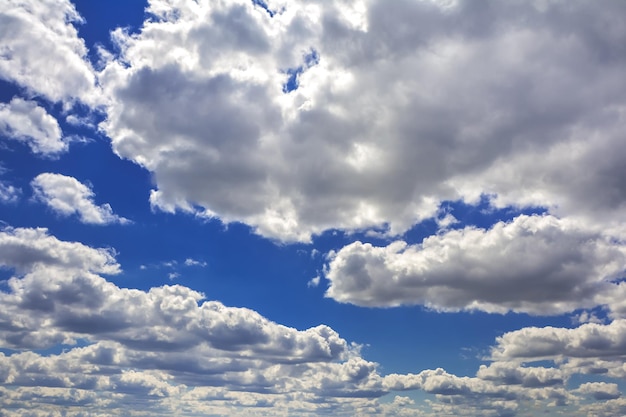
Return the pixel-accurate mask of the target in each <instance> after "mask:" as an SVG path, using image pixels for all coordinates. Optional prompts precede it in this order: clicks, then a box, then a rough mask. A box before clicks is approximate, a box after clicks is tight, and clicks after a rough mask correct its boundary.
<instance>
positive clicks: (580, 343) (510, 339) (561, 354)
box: [491, 319, 626, 360]
mask: <svg viewBox="0 0 626 417" xmlns="http://www.w3.org/2000/svg"><path fill="white" fill-rule="evenodd" d="M496 342H497V343H496V345H495V346H494V348H493V350H492V352H491V356H492V358H494V359H498V360H506V359H518V360H542V359H552V360H555V359H559V358H598V359H611V358H623V357H626V320H624V319H619V320H614V321H613V322H611V323H609V324H606V325H603V324H596V323H586V324H583V325H581V326H579V327H577V328H574V329H565V328H558V327H542V328H539V327H527V328H523V329H520V330H515V331H512V332H508V333H505V334H504V335H502V336H499V337H498V338H497V339H496Z"/></svg>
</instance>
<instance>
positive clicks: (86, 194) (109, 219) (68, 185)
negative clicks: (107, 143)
mask: <svg viewBox="0 0 626 417" xmlns="http://www.w3.org/2000/svg"><path fill="white" fill-rule="evenodd" d="M31 185H32V187H33V191H34V194H35V198H36V199H38V200H39V201H41V202H42V203H44V204H46V205H47V206H48V207H50V208H51V209H52V210H53V211H54V212H56V213H58V214H60V215H62V216H71V215H73V214H76V215H78V218H79V219H80V221H81V222H83V223H88V224H109V223H122V224H123V223H127V222H128V219H125V218H123V217H120V216H118V215H117V214H114V213H113V210H112V209H111V206H110V205H109V204H102V205H100V206H98V205H96V204H95V203H94V198H95V194H94V192H93V191H92V190H91V188H89V187H88V186H86V185H85V184H83V183H81V182H80V181H78V180H77V179H76V178H73V177H69V176H66V175H61V174H53V173H43V174H39V175H38V176H37V177H35V179H34V180H33V181H32V182H31Z"/></svg>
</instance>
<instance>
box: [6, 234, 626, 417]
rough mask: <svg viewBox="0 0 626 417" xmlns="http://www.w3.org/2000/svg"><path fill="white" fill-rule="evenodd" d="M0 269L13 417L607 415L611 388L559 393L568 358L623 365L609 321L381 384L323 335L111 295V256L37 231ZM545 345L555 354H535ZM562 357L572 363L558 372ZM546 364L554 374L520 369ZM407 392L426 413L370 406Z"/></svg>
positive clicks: (507, 343) (192, 301)
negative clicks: (592, 408)
mask: <svg viewBox="0 0 626 417" xmlns="http://www.w3.org/2000/svg"><path fill="white" fill-rule="evenodd" d="M0 264H1V265H3V266H5V267H12V268H15V269H16V271H17V272H18V275H16V276H14V277H12V278H11V279H9V280H8V282H7V284H6V287H5V288H6V290H4V291H2V292H0V304H2V306H3V309H2V311H1V312H0V345H2V346H4V347H5V348H10V349H18V350H23V351H22V352H14V353H12V354H10V355H9V354H2V353H0V384H1V387H0V392H1V395H2V397H3V398H4V399H5V400H7V399H10V401H11V404H13V405H14V407H13V408H12V410H17V409H22V410H29V411H33V410H35V409H36V410H39V411H41V412H42V413H44V414H42V415H45V412H47V413H48V414H50V413H53V414H54V412H55V411H59V412H60V410H64V411H65V412H67V413H69V414H68V415H71V410H72V409H74V407H88V408H90V409H91V410H93V411H94V412H100V411H103V410H106V412H107V413H108V414H109V415H111V414H116V413H122V410H124V412H125V413H128V412H130V411H133V412H135V411H136V412H137V414H138V415H142V414H141V413H142V411H141V410H138V409H137V406H136V405H137V404H138V403H140V404H142V407H145V404H146V403H149V404H150V405H151V407H150V413H151V415H163V416H165V415H168V413H169V415H171V410H172V409H184V410H194V411H193V412H192V411H189V413H183V414H182V415H189V416H196V415H211V414H217V415H219V414H224V413H227V414H228V415H234V416H241V417H243V416H249V415H254V413H255V410H257V411H260V410H270V411H269V412H270V413H272V415H276V414H277V413H279V414H280V413H282V412H287V410H289V411H288V413H289V415H337V416H346V417H347V416H352V415H363V416H366V415H382V416H388V417H391V416H409V415H415V414H416V413H423V415H424V416H433V415H442V414H443V415H445V414H446V413H448V414H454V415H478V414H480V415H486V416H502V415H507V416H513V415H515V414H516V412H517V410H518V409H519V410H525V409H533V410H538V409H548V408H549V407H551V406H552V405H555V404H560V405H563V406H564V407H569V408H565V409H566V410H572V413H571V415H573V416H578V415H584V414H580V413H579V412H578V411H577V410H576V409H574V408H572V407H573V406H574V405H575V404H577V403H578V402H579V401H580V400H581V398H583V397H586V396H590V397H592V398H597V399H603V400H606V403H607V404H606V407H608V409H614V408H616V407H619V404H617V403H615V402H611V401H614V400H616V399H620V398H619V397H620V395H621V394H620V393H619V390H618V389H617V387H616V385H615V384H614V383H608V382H607V383H585V384H582V385H581V386H580V387H579V388H577V389H573V390H569V391H568V390H567V389H566V388H565V382H566V381H567V378H568V377H569V376H571V375H572V374H574V373H590V370H589V369H587V368H586V366H589V364H584V363H582V362H579V363H577V364H575V363H574V361H573V360H575V359H580V360H585V359H589V358H592V359H593V361H595V363H597V364H598V366H605V367H607V368H612V369H613V370H612V371H610V372H605V374H606V375H607V376H613V377H619V375H620V374H619V368H620V367H622V368H623V358H624V355H625V353H624V349H623V346H621V345H623V343H622V342H621V340H622V339H624V337H622V336H623V335H622V334H621V333H624V332H623V330H624V329H622V327H624V326H623V324H624V323H622V322H621V321H615V322H613V323H612V324H611V325H606V326H601V325H595V324H586V325H583V326H581V327H580V328H577V329H571V330H567V329H556V332H557V333H558V334H557V335H556V337H555V336H554V335H552V334H548V335H547V336H546V335H543V334H540V333H542V332H544V331H548V332H550V331H553V330H554V329H547V328H546V329H535V328H529V329H522V330H520V331H518V332H519V333H520V334H519V337H518V335H516V334H515V332H511V333H507V334H505V335H503V336H502V337H500V338H498V339H497V341H496V346H495V347H494V351H493V355H492V356H493V358H494V359H495V360H496V361H495V362H491V363H490V364H489V365H487V366H483V367H481V368H480V369H478V372H477V374H476V376H475V377H468V376H457V375H454V374H451V373H449V372H446V371H444V370H443V369H435V370H424V371H422V372H420V373H418V374H391V375H386V376H383V375H380V374H379V371H378V365H377V364H376V363H373V362H370V361H367V360H365V359H364V358H362V357H361V356H360V351H359V348H358V346H355V345H352V346H351V347H350V346H349V345H348V343H347V342H346V341H345V340H344V339H342V338H341V337H340V336H339V335H338V334H337V333H336V332H335V331H334V330H332V329H331V328H329V327H328V326H324V325H320V326H317V327H313V328H310V329H306V330H297V329H293V328H289V327H286V326H282V325H280V324H278V323H275V322H272V321H270V320H268V319H266V318H264V317H263V316H261V315H260V314H259V313H257V312H255V311H252V310H249V309H246V308H234V307H227V306H224V305H223V304H221V303H219V302H217V301H208V300H204V297H203V295H202V294H200V293H198V292H196V291H193V290H191V289H190V288H187V287H184V286H180V285H173V286H163V287H158V288H152V289H150V290H149V291H142V290H136V289H126V288H121V287H118V286H117V285H115V284H113V283H111V282H108V281H106V280H105V279H104V278H102V277H100V276H98V275H96V274H97V273H117V272H119V265H118V264H117V263H116V262H115V259H114V258H113V255H112V252H111V251H110V250H104V249H93V248H89V247H87V246H84V245H82V244H80V243H76V242H63V241H59V240H58V239H56V238H54V237H53V236H50V235H48V234H47V233H46V231H45V230H43V229H5V230H4V231H2V232H0ZM79 340H80V345H77V342H78V341H79ZM557 342H558V343H560V344H559V345H558V346H556V347H555V348H554V349H552V350H551V349H550V348H548V347H547V344H546V343H557ZM60 343H63V344H65V345H66V346H65V349H64V350H63V351H62V352H60V353H48V354H39V353H35V352H32V351H28V350H27V349H33V348H39V349H45V348H48V347H52V346H55V345H58V344H60ZM513 345H515V348H513V347H512V346H513ZM512 349H513V350H512ZM515 349H518V350H517V351H515ZM519 349H526V352H528V351H529V350H530V351H532V352H534V353H532V354H528V353H526V354H520V353H519ZM537 349H539V350H540V351H541V352H540V355H539V356H538V355H537ZM549 350H551V351H553V353H549V354H548V353H546V352H547V351H549ZM515 352H518V353H515ZM562 355H566V356H567V355H569V356H570V357H571V359H572V360H569V361H563V360H560V359H561V356H562ZM545 358H548V359H553V360H557V362H558V363H559V364H560V365H559V366H560V367H557V368H542V367H536V366H535V367H527V366H523V365H522V364H521V362H520V360H531V361H532V360H538V359H545ZM620 359H621V360H620ZM595 372H596V374H598V371H597V370H596V371H595ZM622 375H623V371H622ZM409 390H421V391H423V392H424V393H426V394H431V395H433V396H434V397H433V398H434V400H433V401H431V402H430V406H429V407H423V406H418V405H415V404H412V403H411V401H410V400H408V399H407V398H406V397H404V398H399V399H397V400H396V401H394V403H393V404H388V405H387V404H383V403H380V402H378V401H377V399H379V398H381V397H382V396H384V395H385V394H388V393H391V392H394V391H409ZM7 401H8V400H7ZM551 404H552V405H551ZM15 415H21V414H19V413H17V414H15ZM29 415H30V414H29ZM261 415H265V414H261ZM417 415H420V414H417ZM607 415H609V414H607Z"/></svg>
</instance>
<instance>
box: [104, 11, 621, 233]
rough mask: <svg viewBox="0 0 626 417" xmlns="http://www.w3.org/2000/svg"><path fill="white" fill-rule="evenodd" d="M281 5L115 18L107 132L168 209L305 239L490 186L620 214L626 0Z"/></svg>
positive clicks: (566, 206) (385, 221)
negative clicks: (139, 23) (117, 51)
mask: <svg viewBox="0 0 626 417" xmlns="http://www.w3.org/2000/svg"><path fill="white" fill-rule="evenodd" d="M444 3H445V4H444ZM267 4H268V7H269V8H270V9H271V10H273V13H272V14H273V16H271V15H270V13H267V12H266V11H265V10H263V8H261V7H260V6H258V5H255V4H254V2H250V1H247V0H238V1H232V2H227V3H223V2H187V1H176V2H172V1H165V0H152V1H150V5H149V11H150V12H151V13H153V14H154V15H156V16H157V18H154V19H152V20H150V21H147V22H146V23H145V24H144V27H143V28H142V30H141V32H140V33H139V34H133V35H127V34H125V33H124V32H122V31H118V32H116V40H117V42H118V44H119V45H120V47H121V50H122V52H121V56H120V58H119V59H111V60H110V61H109V62H108V64H107V65H106V68H105V70H104V71H103V72H102V73H100V82H101V84H102V86H103V88H104V90H105V92H106V95H107V97H108V99H109V101H108V106H107V113H108V117H107V120H106V122H105V123H103V124H102V128H103V129H104V131H105V132H106V133H107V134H108V135H109V136H110V138H111V140H112V143H113V148H114V150H115V151H116V152H117V153H118V154H119V155H120V156H122V157H125V158H129V159H131V160H133V161H135V162H137V163H139V164H141V165H142V166H144V167H146V168H147V169H149V170H150V171H152V172H153V173H154V174H155V180H156V186H157V188H158V189H157V190H155V191H154V193H153V195H152V198H151V202H152V203H153V205H154V206H156V207H159V208H161V209H162V210H165V211H174V210H176V209H182V210H189V211H194V210H196V209H195V207H197V206H200V207H202V208H203V210H205V211H204V213H205V214H206V215H211V216H218V217H220V218H221V219H223V220H224V221H243V222H245V223H247V224H250V225H252V226H253V227H255V228H256V230H257V232H258V233H260V234H262V235H265V236H270V237H273V238H277V239H281V240H304V241H306V240H308V239H309V237H310V235H311V234H312V233H319V232H321V231H323V230H327V229H329V228H343V229H361V228H367V227H371V226H379V227H380V226H383V225H388V226H389V228H390V233H392V234H394V233H400V232H402V231H404V230H406V229H407V228H409V227H410V226H411V225H413V224H415V223H416V222H418V221H419V220H420V219H423V218H427V217H431V216H434V215H435V214H436V213H437V209H438V207H439V205H440V203H441V201H443V200H450V199H464V200H466V201H468V202H474V201H477V199H478V198H479V197H480V195H481V194H495V197H494V203H495V204H497V205H509V204H512V205H540V206H546V207H548V208H549V209H550V210H552V211H554V212H558V214H559V215H561V216H566V215H576V216H582V217H584V218H585V219H587V220H589V221H591V220H592V217H593V216H592V214H593V213H594V212H595V210H597V209H601V211H602V216H601V219H603V220H602V221H599V220H598V219H599V217H598V216H596V217H594V218H593V220H594V221H596V222H600V223H603V224H605V225H606V224H613V225H619V224H621V223H620V222H621V221H622V220H623V219H624V218H623V213H624V210H623V207H624V203H625V202H626V198H625V197H624V196H625V195H626V193H625V192H624V190H625V189H626V187H625V185H624V182H623V181H622V178H623V175H620V172H621V161H623V160H624V157H625V156H626V147H625V146H624V145H623V142H624V141H623V140H621V137H622V134H621V132H623V129H624V125H623V123H624V122H623V120H624V118H623V104H622V103H623V97H624V94H625V93H626V87H625V86H624V83H623V82H622V79H623V76H622V72H623V59H622V57H623V51H624V47H623V42H622V39H623V37H624V36H626V33H625V29H624V26H623V25H622V24H621V21H620V20H619V19H618V18H617V16H620V15H622V14H623V13H624V12H625V10H624V7H626V6H624V4H622V3H620V2H611V1H607V2H603V3H602V6H601V7H599V6H597V5H594V4H589V3H585V2H574V3H569V2H568V3H567V4H566V3H563V2H557V1H554V2H541V3H538V2H526V1H515V2H513V3H510V2H509V3H507V4H506V5H504V4H502V3H501V2H498V1H487V2H482V3H480V4H481V6H478V5H477V4H474V3H465V2H455V3H454V2H453V3H449V2H434V1H432V2H431V1H419V2H418V1H402V2H394V3H392V4H390V3H389V2H386V1H380V0H368V1H362V2H357V3H354V4H352V3H351V4H350V5H347V4H345V2H343V1H324V2H317V1H313V2H311V1H291V2H282V1H268V2H267ZM600 22H602V23H600ZM296 68H300V72H298V71H296V72H298V74H297V76H296V80H295V81H296V82H295V83H296V84H297V86H298V88H297V89H296V90H294V91H287V92H285V91H284V89H283V85H284V84H285V83H286V82H287V79H288V78H289V71H288V70H290V69H291V70H292V73H293V71H294V69H296ZM512 97H513V99H512ZM259 103H262V105H259ZM580 167H584V169H580Z"/></svg>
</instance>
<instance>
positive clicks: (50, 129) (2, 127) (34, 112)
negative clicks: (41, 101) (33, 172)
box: [0, 97, 68, 155]
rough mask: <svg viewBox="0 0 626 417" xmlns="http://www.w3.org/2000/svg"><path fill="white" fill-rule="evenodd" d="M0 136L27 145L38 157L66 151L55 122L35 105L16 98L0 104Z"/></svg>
mask: <svg viewBox="0 0 626 417" xmlns="http://www.w3.org/2000/svg"><path fill="white" fill-rule="evenodd" d="M0 135H3V136H4V137H7V138H10V139H14V140H19V141H22V142H26V143H27V144H28V146H30V148H31V150H32V151H33V152H34V153H36V154H41V155H55V154H58V153H61V152H65V151H67V148H68V146H67V142H66V141H64V140H63V137H62V132H61V128H60V127H59V124H58V123H57V120H56V119H55V118H54V117H52V116H50V115H49V114H48V113H47V112H46V110H45V109H44V108H43V107H40V106H39V105H38V104H37V103H36V102H34V101H29V100H23V99H21V98H18V97H14V98H13V99H12V100H11V101H10V102H9V103H7V104H4V103H0Z"/></svg>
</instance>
